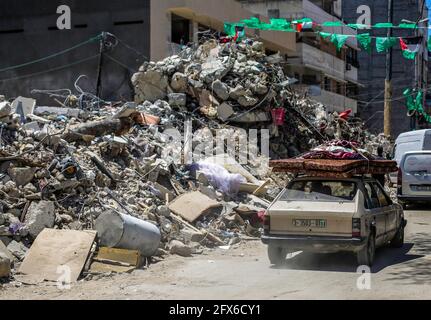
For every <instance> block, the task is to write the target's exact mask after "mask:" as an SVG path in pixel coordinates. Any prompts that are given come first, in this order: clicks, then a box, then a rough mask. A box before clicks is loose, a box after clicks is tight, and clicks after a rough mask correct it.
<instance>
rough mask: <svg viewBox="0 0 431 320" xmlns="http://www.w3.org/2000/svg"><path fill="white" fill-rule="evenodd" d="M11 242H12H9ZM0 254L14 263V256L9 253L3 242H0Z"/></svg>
mask: <svg viewBox="0 0 431 320" xmlns="http://www.w3.org/2000/svg"><path fill="white" fill-rule="evenodd" d="M11 242H12V241H11ZM0 253H2V254H4V255H5V256H6V257H8V258H9V260H10V261H11V262H12V261H14V259H15V258H14V255H13V254H12V253H11V252H10V251H9V249H8V248H7V247H6V246H5V244H4V243H3V241H0Z"/></svg>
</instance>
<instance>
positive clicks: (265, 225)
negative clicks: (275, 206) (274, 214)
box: [263, 211, 271, 234]
mask: <svg viewBox="0 0 431 320" xmlns="http://www.w3.org/2000/svg"><path fill="white" fill-rule="evenodd" d="M270 226H271V217H270V216H269V214H268V211H267V212H265V216H264V217H263V232H264V234H269V228H270Z"/></svg>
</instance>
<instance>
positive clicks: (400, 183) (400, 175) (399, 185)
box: [397, 168, 403, 194]
mask: <svg viewBox="0 0 431 320" xmlns="http://www.w3.org/2000/svg"><path fill="white" fill-rule="evenodd" d="M397 190H398V194H403V171H402V170H401V168H399V169H398V177H397Z"/></svg>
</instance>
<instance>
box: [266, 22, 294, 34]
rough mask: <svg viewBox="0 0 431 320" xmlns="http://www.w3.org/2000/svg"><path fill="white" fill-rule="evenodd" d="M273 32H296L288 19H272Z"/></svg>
mask: <svg viewBox="0 0 431 320" xmlns="http://www.w3.org/2000/svg"><path fill="white" fill-rule="evenodd" d="M271 26H272V29H271V30H275V31H294V30H293V28H292V25H291V23H290V22H288V21H287V20H286V19H271Z"/></svg>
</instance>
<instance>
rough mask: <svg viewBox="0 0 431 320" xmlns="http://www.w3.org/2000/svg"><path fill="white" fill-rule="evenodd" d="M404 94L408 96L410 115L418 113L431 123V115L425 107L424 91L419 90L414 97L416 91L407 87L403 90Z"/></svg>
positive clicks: (407, 102)
mask: <svg viewBox="0 0 431 320" xmlns="http://www.w3.org/2000/svg"><path fill="white" fill-rule="evenodd" d="M403 95H404V97H405V98H406V105H407V110H408V114H409V115H410V116H413V115H414V114H418V115H419V116H422V117H423V118H424V120H425V121H426V122H428V123H431V115H429V114H428V113H426V111H425V109H424V105H423V91H422V90H418V92H417V94H416V97H414V95H415V92H414V91H413V90H412V89H406V90H405V91H404V92H403Z"/></svg>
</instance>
